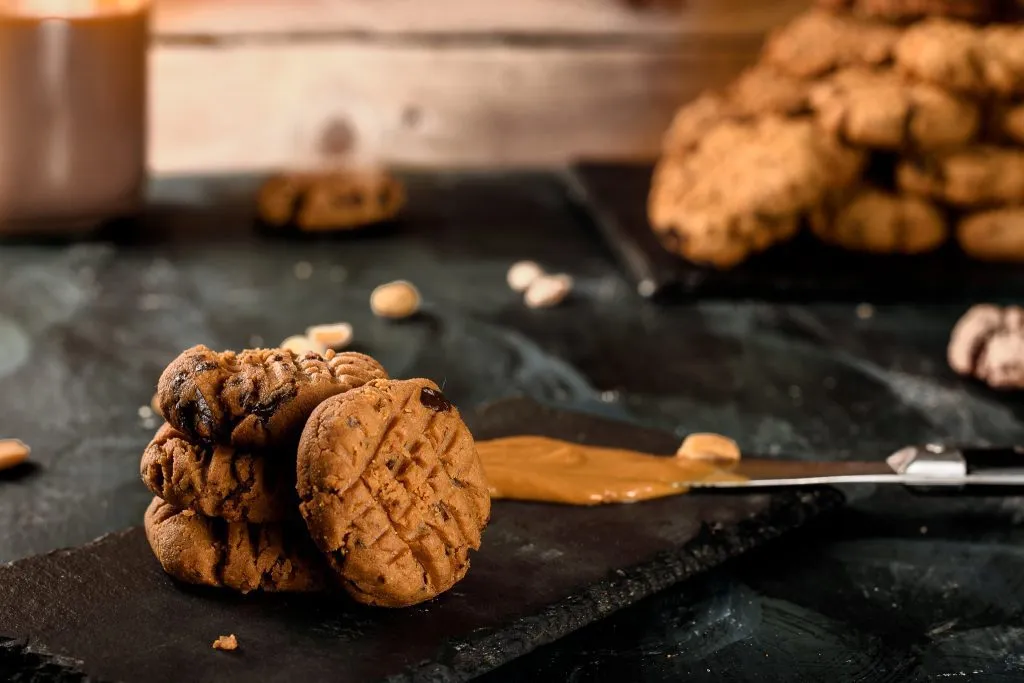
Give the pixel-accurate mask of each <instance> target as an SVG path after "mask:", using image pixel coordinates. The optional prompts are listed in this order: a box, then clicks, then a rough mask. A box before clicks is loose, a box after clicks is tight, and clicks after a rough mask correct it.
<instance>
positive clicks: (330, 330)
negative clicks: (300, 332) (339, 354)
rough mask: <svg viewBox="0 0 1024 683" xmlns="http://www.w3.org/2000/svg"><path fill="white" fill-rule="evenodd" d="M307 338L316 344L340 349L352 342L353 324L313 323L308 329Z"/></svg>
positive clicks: (326, 347) (336, 349)
mask: <svg viewBox="0 0 1024 683" xmlns="http://www.w3.org/2000/svg"><path fill="white" fill-rule="evenodd" d="M306 338H307V339H309V340H310V341H311V342H313V344H315V345H316V346H322V347H323V348H325V349H334V350H335V351H340V350H341V349H343V348H345V347H346V346H348V345H349V344H351V343H352V326H351V325H350V324H348V323H334V324H332V325H313V326H312V327H309V328H307V329H306Z"/></svg>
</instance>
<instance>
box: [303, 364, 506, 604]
mask: <svg viewBox="0 0 1024 683" xmlns="http://www.w3.org/2000/svg"><path fill="white" fill-rule="evenodd" d="M298 491H299V497H300V499H301V501H302V502H301V504H300V506H299V509H300V511H301V512H302V516H303V517H304V518H305V520H306V525H307V527H308V528H309V532H310V534H311V535H312V537H313V540H314V542H315V543H316V544H317V545H318V546H319V548H320V550H321V551H323V553H324V554H325V555H326V556H327V558H328V560H329V562H330V563H331V565H332V567H333V568H334V570H335V572H337V574H338V576H340V577H341V579H342V584H343V586H344V587H345V589H346V590H347V591H348V592H349V594H350V595H351V596H352V597H353V598H355V599H356V600H357V601H359V602H362V603H366V604H370V605H379V606H382V607H401V606H405V605H414V604H416V603H420V602H423V601H425V600H430V599H431V598H434V597H436V596H437V595H440V594H441V593H443V592H445V591H447V590H448V589H449V588H451V587H452V586H453V585H455V583H457V582H458V581H460V580H461V579H462V578H463V577H464V576H465V575H466V572H467V570H468V569H469V551H470V550H476V549H478V548H479V547H480V537H481V532H482V531H483V529H484V527H485V526H486V525H487V521H488V518H489V516H490V494H489V491H488V487H487V482H486V480H485V478H484V472H483V467H482V465H481V464H480V460H479V458H478V457H477V453H476V445H475V444H474V442H473V437H472V435H471V434H470V433H469V430H468V429H467V428H466V425H465V424H463V422H462V419H461V417H460V416H459V411H458V409H456V408H455V406H453V405H452V404H451V403H450V402H448V400H447V399H446V398H445V397H444V396H443V395H442V394H441V392H440V391H439V390H438V388H437V385H435V384H434V383H433V382H430V381H428V380H424V379H413V380H406V381H391V380H379V381H374V382H370V383H369V384H367V385H366V386H364V387H361V388H359V389H356V390H355V391H350V392H348V393H346V394H343V395H341V396H336V397H334V398H331V399H328V400H327V401H324V402H323V403H322V404H320V406H319V407H318V408H317V409H316V410H315V411H314V412H313V415H312V416H311V417H310V418H309V423H308V424H307V425H306V428H305V430H304V431H303V433H302V440H301V441H300V443H299V456H298Z"/></svg>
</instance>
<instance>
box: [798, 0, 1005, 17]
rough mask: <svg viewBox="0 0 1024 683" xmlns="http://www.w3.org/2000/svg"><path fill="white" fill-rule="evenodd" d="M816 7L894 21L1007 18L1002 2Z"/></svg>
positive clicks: (857, 2) (836, 0)
mask: <svg viewBox="0 0 1024 683" xmlns="http://www.w3.org/2000/svg"><path fill="white" fill-rule="evenodd" d="M817 4H818V6H819V7H824V8H827V9H831V10H833V11H840V12H849V13H850V14H854V15H856V16H860V17H869V18H873V19H883V20H885V21H892V22H905V21H914V20H917V19H922V18H924V17H951V18H955V19H965V20H968V21H993V20H995V19H999V18H1002V17H1003V16H1005V15H1004V12H1003V11H1002V10H1003V5H1004V4H1005V3H1004V2H1002V0H818V2H817Z"/></svg>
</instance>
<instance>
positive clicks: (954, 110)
mask: <svg viewBox="0 0 1024 683" xmlns="http://www.w3.org/2000/svg"><path fill="white" fill-rule="evenodd" d="M810 101H811V104H812V106H813V107H814V109H815V111H816V112H817V116H818V121H819V123H821V125H822V127H823V128H824V129H825V130H826V131H828V132H829V133H832V134H833V135H838V136H840V137H842V138H843V139H844V140H846V141H848V142H850V143H853V144H857V145H863V146H865V147H871V148H876V149H902V148H904V147H913V148H917V149H935V148H942V147H952V146H957V145H963V144H964V143H967V142H969V141H970V140H972V139H973V138H974V136H975V135H976V134H977V132H978V129H979V127H980V120H981V115H980V111H979V107H978V105H977V104H975V103H974V102H971V101H968V100H965V99H962V98H959V97H956V96H955V95H952V94H949V93H947V92H946V91H945V90H942V89H941V88H938V87H936V86H933V85H929V84H924V83H905V82H903V81H902V80H901V79H900V77H899V76H898V75H897V74H896V73H895V72H893V71H891V70H884V71H873V70H868V69H846V70H843V71H840V72H838V73H836V74H834V75H832V76H830V77H829V78H827V79H826V80H825V81H824V82H823V83H820V84H818V85H816V86H815V87H814V88H813V89H812V90H811V94H810Z"/></svg>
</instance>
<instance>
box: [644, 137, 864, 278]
mask: <svg viewBox="0 0 1024 683" xmlns="http://www.w3.org/2000/svg"><path fill="white" fill-rule="evenodd" d="M863 161H864V157H863V154H861V153H859V152H856V151H854V150H851V149H849V148H847V147H845V146H843V145H842V144H840V143H838V142H836V141H835V140H833V139H832V138H830V137H829V136H827V135H822V134H821V132H820V131H819V130H818V129H817V128H816V127H815V125H814V124H813V123H812V122H811V121H808V120H784V119H780V118H776V117H764V118H761V119H759V120H756V121H752V122H749V123H739V122H725V123H720V124H719V125H718V126H716V127H714V128H713V129H712V130H711V131H710V132H709V133H707V134H706V135H704V136H703V138H702V139H701V142H700V144H699V145H697V146H695V147H694V148H693V149H692V150H691V152H690V153H689V154H686V155H683V156H680V157H670V156H668V157H665V158H663V159H662V160H661V162H660V163H659V164H658V167H657V168H656V170H655V175H654V179H653V182H652V187H651V193H650V197H649V200H648V215H649V217H650V221H651V227H652V229H653V230H654V232H655V234H656V235H657V236H658V238H659V239H660V240H661V242H662V244H664V246H665V247H666V248H667V249H668V250H669V251H672V252H674V253H677V254H679V255H680V256H683V257H684V258H687V259H689V260H691V261H694V262H695V263H701V264H707V265H711V266H714V267H717V268H730V267H732V266H735V265H736V264H738V263H740V262H741V261H743V260H744V259H746V258H747V257H748V256H749V255H751V254H754V253H757V252H759V251H762V250H764V249H766V248H768V247H769V246H771V245H772V244H775V243H777V242H781V241H784V240H787V239H789V238H790V237H792V236H793V235H794V234H795V233H796V230H797V225H798V223H799V219H800V217H801V215H802V214H803V213H804V212H806V211H808V210H810V209H811V208H813V207H814V206H816V205H817V204H818V203H819V202H820V201H821V200H822V198H823V197H824V195H825V193H826V192H827V191H828V190H830V189H835V188H839V187H844V186H846V185H849V184H850V183H851V182H852V181H853V179H854V178H856V177H857V175H858V174H859V173H860V171H861V169H862V167H863Z"/></svg>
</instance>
